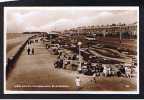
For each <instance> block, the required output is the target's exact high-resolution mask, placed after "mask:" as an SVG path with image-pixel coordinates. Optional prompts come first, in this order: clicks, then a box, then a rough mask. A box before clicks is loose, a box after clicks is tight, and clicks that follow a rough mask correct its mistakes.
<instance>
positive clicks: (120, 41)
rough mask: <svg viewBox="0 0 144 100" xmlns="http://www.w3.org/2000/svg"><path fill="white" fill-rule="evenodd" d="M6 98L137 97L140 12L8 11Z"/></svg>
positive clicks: (119, 9) (100, 8)
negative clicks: (18, 96)
mask: <svg viewBox="0 0 144 100" xmlns="http://www.w3.org/2000/svg"><path fill="white" fill-rule="evenodd" d="M4 93H5V94H139V8H138V7H133V6H123V7H120V6H112V7H111V6H109V7H107V6H91V7H90V6H82V7H75V6H71V7H30V6H29V7H28V6H27V7H4Z"/></svg>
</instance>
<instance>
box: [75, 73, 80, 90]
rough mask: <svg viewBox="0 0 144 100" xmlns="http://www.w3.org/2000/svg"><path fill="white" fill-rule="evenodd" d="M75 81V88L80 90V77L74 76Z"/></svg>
mask: <svg viewBox="0 0 144 100" xmlns="http://www.w3.org/2000/svg"><path fill="white" fill-rule="evenodd" d="M75 83H76V87H77V90H80V78H79V76H77V77H76V79H75Z"/></svg>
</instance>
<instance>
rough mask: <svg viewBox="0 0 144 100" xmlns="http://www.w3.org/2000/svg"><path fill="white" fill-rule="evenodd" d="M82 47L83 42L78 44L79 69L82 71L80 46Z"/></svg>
mask: <svg viewBox="0 0 144 100" xmlns="http://www.w3.org/2000/svg"><path fill="white" fill-rule="evenodd" d="M81 45H82V42H78V46H79V69H81V59H80V55H81V54H80V46H81Z"/></svg>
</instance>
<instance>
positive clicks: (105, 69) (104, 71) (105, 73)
mask: <svg viewBox="0 0 144 100" xmlns="http://www.w3.org/2000/svg"><path fill="white" fill-rule="evenodd" d="M103 73H104V76H105V77H106V76H107V67H106V65H105V64H104V65H103Z"/></svg>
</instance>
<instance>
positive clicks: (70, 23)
mask: <svg viewBox="0 0 144 100" xmlns="http://www.w3.org/2000/svg"><path fill="white" fill-rule="evenodd" d="M4 13H5V15H4V18H5V27H6V32H7V33H21V32H26V31H30V32H31V31H41V32H50V31H52V30H57V31H63V30H65V29H70V28H75V27H79V26H91V25H107V24H113V23H115V24H117V23H126V24H131V23H134V22H137V13H138V12H137V10H136V9H131V8H125V9H121V8H120V7H119V8H102V7H6V8H5V9H4Z"/></svg>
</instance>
